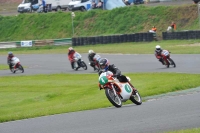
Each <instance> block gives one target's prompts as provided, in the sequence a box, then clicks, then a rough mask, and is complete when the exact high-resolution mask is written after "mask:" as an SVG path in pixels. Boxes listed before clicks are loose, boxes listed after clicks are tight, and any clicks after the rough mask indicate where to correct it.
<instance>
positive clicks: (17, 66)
mask: <svg viewBox="0 0 200 133" xmlns="http://www.w3.org/2000/svg"><path fill="white" fill-rule="evenodd" d="M11 64H12V67H11V68H10V71H11V72H13V73H15V72H16V71H20V72H21V73H23V72H24V68H23V66H22V65H21V63H20V60H19V58H17V57H13V58H12V59H11Z"/></svg>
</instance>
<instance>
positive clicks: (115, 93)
mask: <svg viewBox="0 0 200 133" xmlns="http://www.w3.org/2000/svg"><path fill="white" fill-rule="evenodd" d="M111 87H112V89H113V92H114V95H115V96H117V92H116V90H115V88H114V86H113V84H111Z"/></svg>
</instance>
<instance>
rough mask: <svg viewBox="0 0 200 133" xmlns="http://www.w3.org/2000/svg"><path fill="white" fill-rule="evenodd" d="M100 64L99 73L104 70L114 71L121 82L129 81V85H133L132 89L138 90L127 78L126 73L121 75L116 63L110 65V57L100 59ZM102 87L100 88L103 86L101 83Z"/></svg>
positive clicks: (114, 74) (114, 75)
mask: <svg viewBox="0 0 200 133" xmlns="http://www.w3.org/2000/svg"><path fill="white" fill-rule="evenodd" d="M99 64H100V68H101V71H99V75H100V74H101V73H102V72H105V71H111V72H112V73H113V77H116V78H117V79H118V80H119V81H120V82H128V83H129V85H130V86H131V87H132V89H133V90H134V91H136V89H135V88H134V86H133V85H132V84H131V83H130V82H129V80H128V79H127V78H126V76H124V75H121V71H120V70H119V69H118V68H117V67H116V66H115V65H114V64H112V65H110V64H109V61H108V59H106V58H103V59H101V60H100V61H99ZM99 87H100V90H101V89H102V87H101V86H100V85H99Z"/></svg>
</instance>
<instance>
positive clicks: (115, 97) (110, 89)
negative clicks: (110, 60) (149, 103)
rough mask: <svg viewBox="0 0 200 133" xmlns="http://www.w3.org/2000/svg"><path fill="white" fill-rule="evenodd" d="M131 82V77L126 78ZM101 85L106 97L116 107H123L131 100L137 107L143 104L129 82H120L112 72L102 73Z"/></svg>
mask: <svg viewBox="0 0 200 133" xmlns="http://www.w3.org/2000/svg"><path fill="white" fill-rule="evenodd" d="M126 78H127V79H128V80H129V81H130V80H131V79H130V78H129V77H126ZM99 85H100V87H101V88H103V89H104V90H105V94H106V97H107V98H108V100H109V101H110V102H111V103H112V105H114V106H115V107H117V108H119V107H121V106H122V102H126V101H127V100H131V101H132V102H133V103H135V104H136V105H141V104H142V98H141V96H140V94H139V92H138V91H137V90H133V89H132V88H131V86H130V85H129V83H128V82H119V80H118V79H117V78H115V77H113V73H112V72H110V71H107V72H102V73H101V75H100V76H99Z"/></svg>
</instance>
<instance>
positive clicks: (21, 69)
mask: <svg viewBox="0 0 200 133" xmlns="http://www.w3.org/2000/svg"><path fill="white" fill-rule="evenodd" d="M18 69H19V70H20V71H21V73H23V72H24V68H23V66H22V65H19V67H18Z"/></svg>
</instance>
